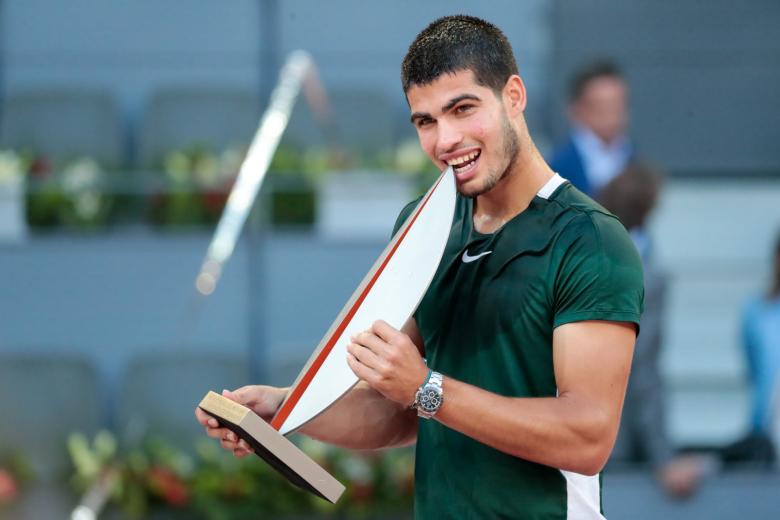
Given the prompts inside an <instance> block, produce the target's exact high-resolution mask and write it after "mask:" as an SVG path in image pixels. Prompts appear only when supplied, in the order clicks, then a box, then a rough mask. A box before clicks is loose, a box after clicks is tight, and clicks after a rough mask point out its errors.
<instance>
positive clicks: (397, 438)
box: [195, 318, 423, 457]
mask: <svg viewBox="0 0 780 520" xmlns="http://www.w3.org/2000/svg"><path fill="white" fill-rule="evenodd" d="M403 331H404V332H405V333H407V334H408V335H409V337H410V338H412V340H413V341H414V342H415V344H416V345H417V347H418V349H420V351H421V352H422V351H423V346H422V338H421V336H420V333H419V331H418V330H417V325H416V323H415V321H414V318H410V319H409V321H408V322H407V323H406V325H405V326H404V327H403ZM223 394H224V395H225V396H226V397H229V398H231V399H233V400H234V401H237V402H239V403H241V404H243V405H245V406H247V407H249V408H251V409H252V410H253V411H254V412H255V413H257V414H258V415H259V416H260V417H262V418H263V419H265V420H266V421H270V419H271V418H272V417H273V415H274V414H275V413H276V410H278V408H279V407H280V406H281V404H282V401H283V400H284V398H285V396H286V395H287V389H285V388H276V387H271V386H260V385H250V386H245V387H242V388H239V389H238V390H235V391H234V392H226V393H223ZM410 404H411V403H410ZM195 415H196V417H197V419H198V422H200V423H201V424H202V425H203V426H204V427H205V428H206V434H207V435H208V436H209V437H212V438H215V439H218V440H219V441H220V443H221V445H222V447H223V448H225V449H227V450H231V451H233V453H234V454H235V455H236V456H239V457H240V456H245V455H247V454H249V453H251V449H250V448H249V446H248V445H247V444H246V443H245V442H244V441H241V440H239V439H238V438H237V437H236V435H235V434H234V433H233V432H231V431H230V430H228V429H226V428H220V427H218V425H217V423H216V420H215V419H213V418H211V417H210V416H209V415H207V414H206V413H205V412H203V411H202V410H200V409H199V408H196V410H195ZM417 421H418V419H417V413H416V412H415V411H414V410H412V409H410V408H409V407H406V406H402V405H399V404H398V403H395V402H393V401H390V400H389V399H386V398H385V397H384V396H382V395H381V394H380V393H379V392H377V391H376V390H374V389H372V388H370V387H369V386H368V385H367V384H366V383H365V382H364V381H359V382H358V384H357V385H355V386H354V387H353V388H352V389H351V390H350V391H349V392H347V393H346V394H345V395H344V396H343V397H342V398H341V399H339V400H338V401H336V402H335V403H333V405H331V406H330V407H329V408H327V409H326V410H325V411H324V412H323V413H321V414H320V415H319V416H317V417H315V418H314V419H312V420H311V421H309V422H308V423H306V424H304V425H303V426H302V427H301V428H300V429H299V430H297V431H298V432H299V433H301V434H303V435H306V436H307V437H311V438H313V439H317V440H319V441H322V442H326V443H328V444H333V445H336V446H340V447H343V448H350V449H362V450H370V449H379V448H389V447H395V446H403V445H407V444H412V443H414V442H415V440H416V438H417Z"/></svg>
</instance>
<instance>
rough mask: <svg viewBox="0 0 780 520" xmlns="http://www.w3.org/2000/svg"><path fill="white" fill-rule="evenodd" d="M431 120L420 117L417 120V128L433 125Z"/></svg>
mask: <svg viewBox="0 0 780 520" xmlns="http://www.w3.org/2000/svg"><path fill="white" fill-rule="evenodd" d="M433 122H434V121H433V119H432V118H430V117H421V118H419V119H418V120H417V128H424V127H426V126H430V125H431V124H433Z"/></svg>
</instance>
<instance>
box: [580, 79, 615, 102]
mask: <svg viewBox="0 0 780 520" xmlns="http://www.w3.org/2000/svg"><path fill="white" fill-rule="evenodd" d="M625 93H626V84H625V82H624V81H623V80H622V79H620V78H618V77H615V76H599V77H598V78H593V79H592V80H590V81H589V82H588V83H587V84H586V85H585V88H584V89H583V90H582V99H585V98H602V97H612V96H621V97H622V96H624V95H625Z"/></svg>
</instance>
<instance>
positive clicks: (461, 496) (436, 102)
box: [199, 16, 643, 519]
mask: <svg viewBox="0 0 780 520" xmlns="http://www.w3.org/2000/svg"><path fill="white" fill-rule="evenodd" d="M401 75H402V83H403V89H404V93H405V95H406V99H407V101H408V103H409V107H410V110H411V121H412V123H413V124H414V125H415V127H416V129H417V133H418V135H419V138H420V144H421V146H422V148H423V149H424V150H425V152H426V153H427V154H428V155H429V156H430V158H431V160H432V161H433V162H434V163H436V165H437V166H439V167H440V168H441V169H444V168H446V167H447V166H448V165H450V166H452V167H453V169H454V175H455V177H456V181H457V186H458V191H459V196H458V200H457V205H456V210H455V218H454V220H453V225H452V229H451V232H450V237H449V241H448V244H447V246H446V249H445V252H444V256H443V258H442V262H441V264H440V266H439V269H438V271H437V273H436V275H435V277H434V280H433V282H432V283H431V286H430V288H429V289H428V292H427V293H426V295H425V297H424V298H423V301H422V302H421V304H420V306H419V308H418V309H417V311H416V313H415V315H414V318H413V319H411V320H410V321H409V322H408V323H407V324H406V325H405V327H404V328H403V330H401V331H399V330H395V329H393V328H392V327H390V326H389V325H387V324H386V323H384V322H381V321H379V322H377V323H375V324H374V326H373V327H372V328H371V330H368V331H365V332H364V333H361V334H359V335H357V336H356V337H354V338H353V339H352V343H351V344H350V345H349V346H348V352H349V354H348V363H349V364H350V367H351V368H352V370H353V371H354V372H355V374H357V375H358V377H360V379H361V382H360V383H359V384H358V385H357V386H356V387H355V389H353V390H352V391H351V392H350V393H349V394H347V395H346V396H345V397H344V398H343V399H342V400H340V401H339V402H337V403H336V404H335V405H334V406H332V407H331V408H330V409H329V410H328V411H327V412H326V413H324V414H323V415H321V416H320V417H318V418H317V419H315V420H314V421H312V422H311V423H309V424H307V425H306V426H305V427H304V428H303V430H302V433H304V434H307V435H310V436H312V437H314V438H318V439H321V440H324V441H327V442H331V443H334V444H338V445H341V446H346V447H352V448H379V447H386V446H395V445H401V444H405V443H409V442H412V441H414V440H415V439H416V441H417V448H416V450H417V451H416V453H417V460H416V465H415V516H416V517H417V518H421V519H430V518H455V519H460V518H512V519H518V518H529V519H535V518H560V519H563V518H570V519H591V518H596V519H598V518H603V516H602V507H601V502H600V496H601V489H600V479H599V472H600V471H601V469H602V467H603V466H604V464H605V463H606V461H607V458H608V457H609V454H610V451H611V449H612V446H613V444H614V441H615V436H616V433H617V428H618V424H619V420H620V412H621V408H622V404H623V398H624V394H625V389H626V382H627V379H628V374H629V369H630V365H631V356H632V351H633V346H634V341H635V338H636V334H637V331H638V323H639V318H640V313H641V307H642V296H643V287H642V267H641V264H640V260H639V257H638V255H637V253H636V250H635V249H634V246H633V244H632V242H631V240H630V238H629V237H628V235H627V233H626V232H625V230H624V229H623V227H622V225H621V224H620V222H619V221H618V220H617V219H616V218H615V217H613V216H612V215H610V214H609V213H607V212H606V211H605V210H604V209H603V208H601V207H600V206H598V205H597V204H595V203H594V202H593V201H591V200H590V199H589V198H588V197H586V196H585V195H583V194H582V193H580V192H579V191H577V190H576V189H575V188H574V187H573V186H571V184H569V183H568V182H567V181H566V180H565V179H563V178H561V177H560V176H558V175H556V174H555V173H554V172H553V171H551V170H550V168H549V167H548V166H547V164H546V163H545V162H544V160H543V159H542V157H541V155H540V154H539V152H538V151H537V149H536V147H535V146H534V143H533V141H532V139H531V137H530V135H529V133H528V129H527V126H526V124H525V119H524V116H523V113H524V110H525V106H526V91H525V87H524V85H523V81H522V80H521V78H520V77H519V76H518V73H517V65H516V63H515V59H514V56H513V54H512V50H511V47H510V45H509V42H508V41H507V39H506V37H505V36H504V35H503V34H502V33H501V31H499V30H498V29H497V28H496V27H494V26H493V25H491V24H489V23H487V22H485V21H483V20H480V19H477V18H473V17H468V16H453V17H446V18H441V19H439V20H436V21H435V22H433V23H432V24H431V25H430V26H428V27H427V28H426V29H424V30H423V31H422V32H421V33H420V34H419V35H418V36H417V38H416V39H415V41H414V42H413V43H412V45H411V46H410V48H409V51H408V53H407V55H406V57H405V59H404V62H403V65H402V73H401ZM414 205H415V203H411V204H410V205H409V206H407V208H405V209H404V210H403V211H402V213H401V215H400V217H399V219H398V223H397V224H396V228H398V227H399V226H400V224H401V222H403V220H404V219H405V217H406V216H407V215H408V214H409V213H410V212H411V211H412V209H413V207H414ZM230 395H232V396H233V397H234V398H235V399H237V400H239V401H240V402H242V403H244V404H247V405H248V406H251V407H252V408H254V409H255V410H256V411H257V412H258V413H260V414H261V415H264V416H266V417H268V416H270V415H272V414H273V412H274V411H275V410H276V408H277V407H278V406H279V403H280V402H281V399H282V398H283V397H284V390H283V389H272V388H269V387H259V386H251V387H244V388H242V389H239V390H238V391H237V392H235V393H234V394H230ZM410 405H411V409H410ZM199 420H200V421H201V422H202V423H203V424H204V425H205V426H206V427H207V431H208V433H209V435H211V436H213V437H217V438H220V439H222V445H223V446H224V447H225V448H227V449H232V450H234V452H235V453H236V454H237V455H239V456H242V455H245V454H246V453H247V449H246V446H245V445H244V444H243V441H241V442H236V441H237V439H236V438H235V436H233V435H232V434H231V433H229V432H227V431H225V430H220V429H219V428H216V424H215V423H213V422H209V420H208V418H207V417H205V416H204V415H203V414H199Z"/></svg>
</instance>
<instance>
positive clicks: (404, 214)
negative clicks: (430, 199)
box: [392, 197, 422, 236]
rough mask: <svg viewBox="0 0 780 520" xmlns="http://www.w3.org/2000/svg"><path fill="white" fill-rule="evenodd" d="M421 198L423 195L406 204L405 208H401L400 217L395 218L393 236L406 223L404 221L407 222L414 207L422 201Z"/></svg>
mask: <svg viewBox="0 0 780 520" xmlns="http://www.w3.org/2000/svg"><path fill="white" fill-rule="evenodd" d="M421 199H422V197H420V198H419V199H416V200H413V201H412V202H410V203H409V204H407V205H406V206H404V208H403V209H402V210H401V213H399V214H398V218H397V219H395V225H394V226H393V234H392V236H395V234H396V233H398V230H399V229H401V226H403V225H404V222H406V219H407V218H409V215H411V214H412V212H413V211H414V208H416V207H417V204H418V203H419V202H420V200H421Z"/></svg>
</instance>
